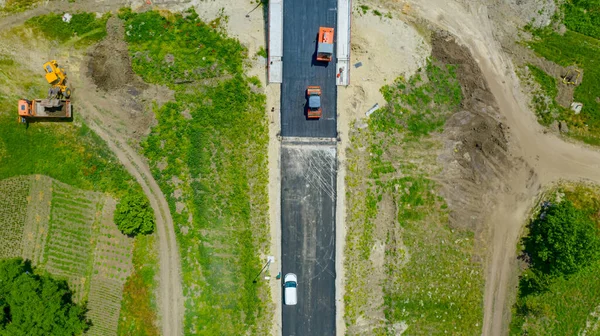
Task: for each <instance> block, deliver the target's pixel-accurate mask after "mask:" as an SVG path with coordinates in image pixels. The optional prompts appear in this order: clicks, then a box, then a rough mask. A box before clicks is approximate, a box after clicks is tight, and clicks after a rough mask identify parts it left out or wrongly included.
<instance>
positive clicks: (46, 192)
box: [21, 175, 52, 265]
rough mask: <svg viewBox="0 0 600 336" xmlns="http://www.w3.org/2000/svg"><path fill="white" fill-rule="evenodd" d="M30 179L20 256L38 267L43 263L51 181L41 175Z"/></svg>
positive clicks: (48, 219)
mask: <svg viewBox="0 0 600 336" xmlns="http://www.w3.org/2000/svg"><path fill="white" fill-rule="evenodd" d="M30 179H31V189H30V192H29V197H28V200H29V205H28V206H27V217H26V219H25V230H24V233H23V240H22V241H21V251H22V252H21V256H22V257H23V258H24V259H28V260H31V262H32V263H33V264H34V265H38V264H42V263H43V262H44V260H43V255H44V247H45V245H46V233H47V232H48V222H49V221H50V204H52V179H50V178H48V177H45V176H42V175H35V176H32V177H31V178H30Z"/></svg>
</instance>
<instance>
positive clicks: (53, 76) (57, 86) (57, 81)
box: [44, 60, 71, 99]
mask: <svg viewBox="0 0 600 336" xmlns="http://www.w3.org/2000/svg"><path fill="white" fill-rule="evenodd" d="M44 70H45V71H46V80H47V81H48V83H49V84H50V85H52V87H51V88H50V89H49V90H48V99H60V98H66V99H68V98H69V97H71V89H70V88H69V87H68V86H67V73H66V72H65V70H64V69H63V68H60V67H59V66H58V63H57V62H56V61H55V60H52V61H50V62H46V63H45V64H44Z"/></svg>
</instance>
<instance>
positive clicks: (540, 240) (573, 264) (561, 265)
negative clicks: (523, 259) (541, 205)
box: [524, 200, 600, 276]
mask: <svg viewBox="0 0 600 336" xmlns="http://www.w3.org/2000/svg"><path fill="white" fill-rule="evenodd" d="M524 243H525V250H526V251H527V253H528V254H529V255H530V257H531V262H532V266H533V267H534V268H535V269H537V270H539V271H541V272H543V273H546V274H549V275H552V276H558V275H568V274H572V273H575V272H576V271H578V270H579V269H581V268H583V267H585V266H587V265H588V264H589V263H591V262H592V261H594V260H596V259H597V258H598V257H599V255H600V236H599V235H598V228H597V225H596V222H595V221H594V220H592V219H591V218H590V216H589V215H588V214H587V213H586V212H585V211H583V210H581V209H577V208H576V207H575V206H574V205H573V203H571V202H570V201H569V200H564V201H562V202H561V203H559V204H556V205H552V206H550V207H548V208H547V209H546V210H545V212H543V213H542V215H540V216H539V217H538V218H537V219H536V220H534V221H533V222H532V223H531V226H530V234H529V236H528V237H526V238H525V239H524Z"/></svg>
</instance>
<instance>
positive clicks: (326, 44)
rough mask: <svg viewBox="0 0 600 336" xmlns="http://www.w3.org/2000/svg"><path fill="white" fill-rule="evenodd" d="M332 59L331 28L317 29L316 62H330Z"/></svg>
mask: <svg viewBox="0 0 600 336" xmlns="http://www.w3.org/2000/svg"><path fill="white" fill-rule="evenodd" d="M332 58H333V28H327V27H320V28H319V44H318V45H317V61H323V62H330V61H331V59H332Z"/></svg>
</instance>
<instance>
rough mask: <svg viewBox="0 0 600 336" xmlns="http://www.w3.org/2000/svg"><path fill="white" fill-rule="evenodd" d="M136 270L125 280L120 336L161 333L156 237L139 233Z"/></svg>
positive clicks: (144, 335) (136, 240) (136, 241)
mask: <svg viewBox="0 0 600 336" xmlns="http://www.w3.org/2000/svg"><path fill="white" fill-rule="evenodd" d="M133 265H134V269H133V273H132V274H131V275H130V276H129V278H128V279H127V282H125V286H124V288H123V301H122V303H121V314H120V316H119V329H118V335H129V336H138V335H139V336H142V335H143V336H152V335H156V336H158V335H160V331H159V329H158V326H157V325H156V322H157V315H156V297H155V294H154V293H155V292H156V281H155V277H156V274H157V273H158V254H157V251H156V236H155V235H147V236H138V237H136V239H135V242H134V247H133Z"/></svg>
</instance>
